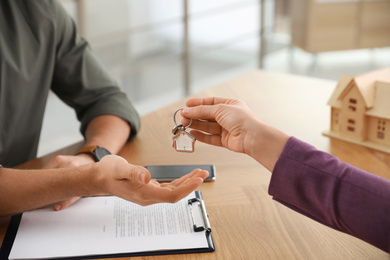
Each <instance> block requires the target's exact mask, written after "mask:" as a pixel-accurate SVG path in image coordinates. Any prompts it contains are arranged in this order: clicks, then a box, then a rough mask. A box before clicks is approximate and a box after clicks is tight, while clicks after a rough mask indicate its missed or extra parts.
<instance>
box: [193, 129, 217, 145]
mask: <svg viewBox="0 0 390 260" xmlns="http://www.w3.org/2000/svg"><path fill="white" fill-rule="evenodd" d="M190 133H191V134H192V135H193V136H194V137H195V138H196V140H198V141H199V142H202V143H206V144H211V145H215V146H223V145H222V139H221V135H218V134H217V135H211V134H206V133H203V132H199V131H196V130H191V131H190Z"/></svg>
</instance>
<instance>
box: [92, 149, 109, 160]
mask: <svg viewBox="0 0 390 260" xmlns="http://www.w3.org/2000/svg"><path fill="white" fill-rule="evenodd" d="M94 154H95V156H96V159H98V160H99V161H100V160H101V159H102V158H103V157H104V156H106V155H109V154H111V153H110V151H108V150H107V149H105V148H103V147H100V146H98V147H96V149H95V151H94Z"/></svg>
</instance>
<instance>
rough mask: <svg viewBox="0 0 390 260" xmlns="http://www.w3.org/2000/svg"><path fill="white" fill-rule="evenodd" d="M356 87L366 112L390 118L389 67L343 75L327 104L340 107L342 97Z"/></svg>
mask: <svg viewBox="0 0 390 260" xmlns="http://www.w3.org/2000/svg"><path fill="white" fill-rule="evenodd" d="M353 87H357V88H358V90H359V92H360V94H361V96H362V97H363V100H364V102H365V106H366V109H367V111H366V114H367V115H371V116H377V117H381V118H387V119H390V68H384V69H380V70H376V71H372V72H369V73H366V74H363V75H360V76H356V77H354V76H352V75H343V76H341V78H340V79H339V81H338V84H337V86H336V89H335V90H334V92H333V94H332V96H331V97H330V99H329V101H328V105H329V106H332V107H336V108H341V101H342V99H343V97H344V96H345V95H346V94H347V93H348V92H349V91H350V90H351V89H352V88H353Z"/></svg>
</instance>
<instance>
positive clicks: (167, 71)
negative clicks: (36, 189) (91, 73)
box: [38, 0, 390, 155]
mask: <svg viewBox="0 0 390 260" xmlns="http://www.w3.org/2000/svg"><path fill="white" fill-rule="evenodd" d="M60 1H61V3H62V4H63V5H64V7H65V8H66V10H67V11H68V12H69V13H70V14H71V15H72V16H73V17H74V20H75V22H76V25H77V27H78V30H79V32H80V34H81V35H82V36H83V37H85V38H86V39H87V40H88V41H89V42H90V45H91V47H92V49H93V50H94V52H95V53H96V55H97V56H98V57H99V58H100V59H101V61H102V62H103V63H104V64H105V65H106V67H107V69H108V70H109V71H110V72H111V73H112V74H113V75H114V77H115V78H116V79H117V81H118V84H119V85H120V87H121V88H122V89H123V90H124V91H125V92H126V93H127V94H128V97H129V99H130V100H131V101H132V102H133V103H134V105H135V107H136V108H137V109H138V111H139V112H140V114H141V115H144V114H146V113H149V112H151V111H154V110H156V109H158V108H160V107H162V106H165V105H167V104H170V103H172V102H174V101H176V100H178V99H181V98H183V97H184V96H186V95H191V94H194V93H198V92H199V91H201V90H203V89H205V88H208V87H212V86H215V85H218V84H220V83H223V82H225V81H227V80H229V79H231V78H233V77H235V76H238V75H240V74H243V73H245V72H246V71H249V70H253V69H258V68H261V69H263V70H267V71H275V72H282V73H293V74H298V75H305V76H313V77H320V78H325V79H331V80H335V81H336V80H338V78H339V77H340V76H341V74H343V73H350V74H354V75H358V74H361V73H364V72H368V71H370V70H374V69H376V68H382V67H389V66H390V48H389V47H388V46H390V0H337V1H335V0H213V1H209V0H114V1H113V0H60ZM58 113H61V115H62V116H61V117H58ZM79 140H82V137H81V135H80V133H79V131H78V122H77V120H76V117H75V115H74V112H73V110H71V109H70V108H68V107H66V105H64V104H62V102H61V101H59V100H58V99H57V98H56V97H55V95H54V94H51V95H50V96H49V100H48V107H47V110H46V114H45V121H44V125H43V130H42V135H41V142H40V146H39V151H38V153H39V155H43V154H46V153H48V152H51V151H53V150H56V149H59V148H61V147H64V146H66V145H68V144H72V143H74V142H76V141H79Z"/></svg>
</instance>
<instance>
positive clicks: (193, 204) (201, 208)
mask: <svg viewBox="0 0 390 260" xmlns="http://www.w3.org/2000/svg"><path fill="white" fill-rule="evenodd" d="M194 194H195V198H190V199H187V204H188V207H189V209H190V213H191V218H192V224H193V227H192V228H193V230H194V231H195V232H204V233H205V236H206V240H207V244H208V247H205V248H189V249H168V250H165V249H163V250H156V251H143V252H129V253H113V254H112V253H110V254H99V255H82V256H71V257H60V258H58V257H55V259H63V260H65V259H72V260H75V259H102V258H116V257H135V256H152V255H171V254H189V253H206V252H214V251H215V246H214V241H213V238H212V235H211V227H210V223H209V220H208V215H207V212H206V207H205V203H204V201H203V197H202V194H201V192H200V191H195V192H194ZM196 212H197V214H198V216H199V215H200V216H201V218H200V219H201V220H200V221H199V218H198V219H196V218H195V217H194V213H196ZM22 217H23V213H22V214H18V215H14V216H13V217H12V218H11V221H10V223H9V226H8V229H7V232H6V234H5V237H4V240H3V244H2V246H1V248H0V259H9V255H10V252H11V249H12V246H13V244H14V241H15V237H16V234H17V232H18V229H19V225H20V222H21V220H22ZM49 259H50V258H49ZM53 259H54V258H53Z"/></svg>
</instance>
